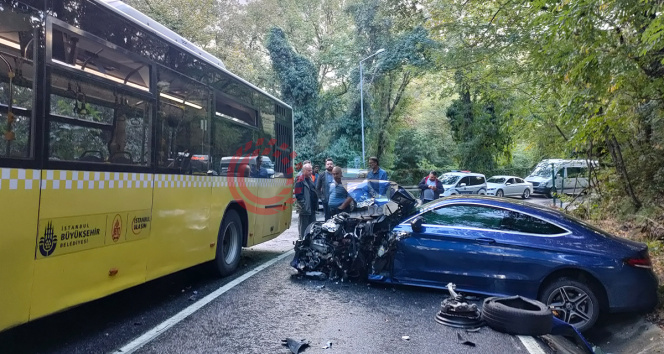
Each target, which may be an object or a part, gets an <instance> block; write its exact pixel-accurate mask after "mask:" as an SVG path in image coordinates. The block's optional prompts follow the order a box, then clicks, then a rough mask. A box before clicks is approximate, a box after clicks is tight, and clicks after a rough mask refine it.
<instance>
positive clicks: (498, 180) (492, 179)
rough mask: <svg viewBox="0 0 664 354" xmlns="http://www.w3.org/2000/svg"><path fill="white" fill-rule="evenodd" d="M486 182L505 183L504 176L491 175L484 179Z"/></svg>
mask: <svg viewBox="0 0 664 354" xmlns="http://www.w3.org/2000/svg"><path fill="white" fill-rule="evenodd" d="M486 182H487V183H505V177H491V178H489V179H487V180H486Z"/></svg>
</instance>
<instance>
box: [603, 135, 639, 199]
mask: <svg viewBox="0 0 664 354" xmlns="http://www.w3.org/2000/svg"><path fill="white" fill-rule="evenodd" d="M605 140H606V145H607V147H608V148H609V152H610V153H611V158H612V159H613V162H614V163H615V165H616V170H618V173H620V176H621V177H622V178H623V182H624V185H623V186H624V187H625V192H626V193H627V195H629V197H630V198H632V204H634V207H635V208H636V209H640V208H641V205H642V204H641V201H640V200H639V198H638V197H637V196H636V194H635V193H634V189H633V188H632V183H631V182H630V180H629V175H628V174H627V168H625V162H624V161H623V157H622V151H621V149H620V144H619V143H618V140H617V139H616V136H615V135H613V134H609V132H608V129H607V132H606V136H605Z"/></svg>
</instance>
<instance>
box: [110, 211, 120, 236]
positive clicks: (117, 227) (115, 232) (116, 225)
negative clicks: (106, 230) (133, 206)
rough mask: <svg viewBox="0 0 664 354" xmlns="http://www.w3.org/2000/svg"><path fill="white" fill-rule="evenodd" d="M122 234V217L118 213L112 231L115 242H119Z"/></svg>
mask: <svg viewBox="0 0 664 354" xmlns="http://www.w3.org/2000/svg"><path fill="white" fill-rule="evenodd" d="M120 236H122V217H121V216H120V214H118V215H116V216H115V218H113V227H112V231H111V237H112V238H113V242H118V240H119V239H120Z"/></svg>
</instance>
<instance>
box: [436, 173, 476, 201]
mask: <svg viewBox="0 0 664 354" xmlns="http://www.w3.org/2000/svg"><path fill="white" fill-rule="evenodd" d="M438 179H439V180H440V181H441V182H442V183H443V188H445V191H444V192H443V194H442V195H441V196H442V197H447V196H450V195H455V194H486V177H484V175H483V174H481V173H472V172H470V171H452V172H448V173H444V174H443V175H442V176H440V177H439V178H438Z"/></svg>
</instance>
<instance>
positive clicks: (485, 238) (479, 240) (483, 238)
mask: <svg viewBox="0 0 664 354" xmlns="http://www.w3.org/2000/svg"><path fill="white" fill-rule="evenodd" d="M475 241H477V242H480V243H496V240H494V239H492V238H488V237H480V238H476V239H475Z"/></svg>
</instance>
